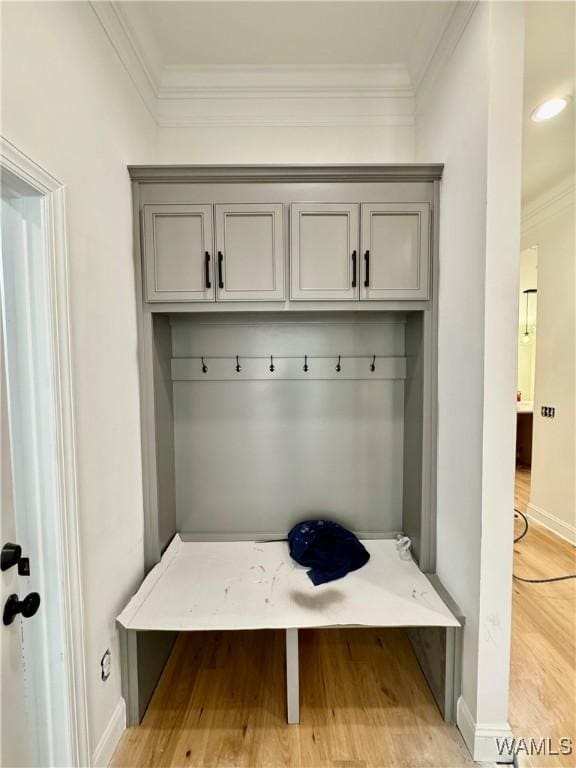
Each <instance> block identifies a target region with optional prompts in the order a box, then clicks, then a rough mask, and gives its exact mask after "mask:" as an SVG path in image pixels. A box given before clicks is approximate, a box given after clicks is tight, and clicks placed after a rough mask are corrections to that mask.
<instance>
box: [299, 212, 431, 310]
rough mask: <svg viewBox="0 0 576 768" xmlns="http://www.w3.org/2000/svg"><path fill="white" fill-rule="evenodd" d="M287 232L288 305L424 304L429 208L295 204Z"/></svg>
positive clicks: (426, 277) (426, 291) (427, 280)
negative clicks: (330, 302) (348, 302)
mask: <svg viewBox="0 0 576 768" xmlns="http://www.w3.org/2000/svg"><path fill="white" fill-rule="evenodd" d="M359 220H360V223H359ZM290 232H291V246H290V271H291V278H290V298H291V299H294V300H296V301H298V300H304V299H310V300H314V301H318V300H323V299H329V300H334V299H341V300H342V299H343V300H355V301H357V300H359V299H361V300H380V301H381V300H390V299H397V300H398V299H402V300H405V299H427V298H428V282H429V271H430V268H429V259H430V252H429V239H430V231H429V206H428V203H364V204H362V205H359V204H357V203H348V204H336V203H293V204H292V206H291V229H290Z"/></svg>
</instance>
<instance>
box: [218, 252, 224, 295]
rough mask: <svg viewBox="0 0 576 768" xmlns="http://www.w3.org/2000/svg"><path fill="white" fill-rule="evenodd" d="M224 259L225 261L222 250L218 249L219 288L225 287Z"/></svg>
mask: <svg viewBox="0 0 576 768" xmlns="http://www.w3.org/2000/svg"><path fill="white" fill-rule="evenodd" d="M223 261H224V256H223V255H222V251H218V288H224V278H223V277H222V262H223Z"/></svg>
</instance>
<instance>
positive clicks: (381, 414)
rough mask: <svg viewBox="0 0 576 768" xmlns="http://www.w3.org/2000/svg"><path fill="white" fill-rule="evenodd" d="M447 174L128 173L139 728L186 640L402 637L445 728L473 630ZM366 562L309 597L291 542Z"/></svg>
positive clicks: (132, 606) (424, 170)
mask: <svg viewBox="0 0 576 768" xmlns="http://www.w3.org/2000/svg"><path fill="white" fill-rule="evenodd" d="M441 173H442V167H441V166H438V165H426V166H423V165H406V166H395V165H390V166H388V165H385V166H328V167H322V166H318V167H297V166H289V167H288V166H286V167H284V166H283V167H271V166H263V167H248V166H246V167H242V166H239V167H224V166H216V167H207V166H206V167H203V166H193V167H157V166H154V167H132V168H130V174H131V177H132V180H133V196H134V239H135V260H136V275H137V285H136V289H137V294H138V312H139V337H140V338H139V355H140V375H141V416H142V419H141V421H142V457H143V477H144V503H145V508H144V531H145V553H146V567H147V571H148V572H147V575H146V578H145V579H144V581H143V583H142V585H141V586H140V588H139V589H138V591H137V592H136V594H135V595H134V597H133V598H132V599H131V600H130V602H129V603H128V605H127V606H126V607H125V609H124V610H123V611H122V613H121V615H120V616H119V617H118V624H119V627H120V632H121V640H122V654H123V690H124V697H125V699H126V702H127V710H128V723H129V724H131V725H134V724H137V723H138V722H139V721H140V719H141V717H142V715H143V713H144V711H145V709H146V706H147V704H148V701H149V700H150V697H151V695H152V692H153V690H154V687H155V685H156V683H157V681H158V679H159V676H160V674H161V672H162V669H163V667H164V664H165V662H166V660H167V658H168V655H169V653H170V650H171V647H172V645H173V642H174V639H175V637H176V633H178V632H186V631H194V632H201V631H206V630H214V629H217V630H237V629H244V630H254V631H256V630H261V629H267V628H275V629H282V630H285V632H286V696H287V700H286V715H287V720H288V722H289V723H297V722H298V721H299V663H298V651H299V648H298V630H299V629H304V628H309V627H324V628H327V629H329V628H331V627H342V626H349V627H359V628H361V627H404V628H406V629H407V631H408V633H409V636H410V639H411V641H412V645H413V648H414V651H415V653H416V656H417V658H418V660H419V662H420V665H421V667H422V670H423V672H424V674H425V676H426V679H427V680H428V683H429V685H430V687H431V689H432V692H433V693H434V696H435V698H436V701H437V702H438V705H439V707H440V708H441V710H442V712H443V714H444V716H445V718H446V719H449V720H451V719H453V718H454V715H455V701H456V699H457V697H458V695H459V679H460V675H459V671H460V656H459V642H460V634H461V625H462V621H463V618H462V616H461V615H460V612H459V610H458V608H457V607H456V606H455V605H454V604H453V602H452V600H451V599H450V596H449V595H448V594H447V593H446V592H445V590H444V589H443V587H442V585H441V584H440V582H439V581H438V579H437V578H436V576H435V551H436V541H435V529H436V525H435V521H436V500H435V471H436V457H435V446H436V377H437V362H436V319H437V301H438V291H437V280H438V212H439V204H440V196H439V185H440V178H441ZM318 519H321V520H334V521H336V522H338V523H341V524H342V525H344V526H345V527H347V528H349V529H351V530H352V531H353V532H354V533H355V534H356V535H357V536H358V537H359V538H360V539H361V540H362V541H363V543H364V545H365V547H366V548H367V550H368V551H369V553H370V560H369V561H368V563H367V564H366V565H365V566H364V567H363V568H360V569H359V570H356V571H354V572H352V573H349V574H348V575H347V576H345V577H344V578H343V579H340V580H337V581H333V582H331V583H329V584H325V585H320V586H314V584H313V583H312V582H311V581H310V579H309V578H308V576H307V573H306V569H305V568H304V567H302V566H300V565H298V564H297V563H296V562H294V561H293V560H292V559H291V557H290V554H289V550H288V544H287V540H286V539H287V534H288V531H289V530H290V529H291V528H292V526H294V525H295V524H296V523H299V522H301V521H305V520H318Z"/></svg>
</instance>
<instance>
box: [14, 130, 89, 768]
mask: <svg viewBox="0 0 576 768" xmlns="http://www.w3.org/2000/svg"><path fill="white" fill-rule="evenodd" d="M2 169H6V170H9V171H10V172H11V173H13V174H14V175H15V176H17V177H18V178H20V179H21V180H22V181H24V182H25V183H26V184H28V185H29V186H30V187H32V188H33V189H35V190H36V191H37V192H38V193H39V194H40V195H41V198H42V209H43V211H42V212H43V226H44V244H45V254H46V269H47V275H48V305H49V311H50V316H51V323H50V328H49V332H48V335H49V344H50V350H49V352H50V357H51V362H52V371H53V375H54V382H53V384H54V386H53V397H52V403H51V406H52V409H53V413H54V414H56V418H55V432H56V434H55V438H56V462H57V466H56V482H57V493H58V497H59V505H58V512H59V519H58V520H57V521H56V522H57V524H58V529H59V530H58V536H57V539H58V548H59V552H58V561H59V562H58V566H59V570H60V573H59V577H60V583H61V585H62V589H61V599H62V605H63V607H64V616H65V621H64V626H63V627H62V636H63V637H62V639H63V649H62V651H63V654H64V667H65V669H66V675H67V683H68V696H67V701H68V705H69V710H70V711H69V712H68V713H67V715H68V723H69V732H70V740H71V742H72V743H71V744H70V754H71V755H72V758H73V764H74V765H85V766H88V765H90V764H91V760H90V749H89V736H88V703H87V695H86V669H85V643H84V624H83V605H82V603H83V601H82V586H81V585H82V574H81V568H80V538H79V526H78V487H77V469H76V443H75V423H74V397H73V381H72V365H71V345H70V300H69V288H68V253H67V247H66V243H67V237H66V207H65V187H64V185H63V184H62V183H61V182H60V181H58V179H56V178H55V177H54V176H52V175H51V174H50V173H49V172H48V171H46V170H45V169H44V168H42V167H41V166H40V165H38V164H37V163H36V162H34V160H32V159H31V158H30V157H28V156H27V155H25V154H24V153H23V152H21V151H20V150H19V149H18V148H17V147H15V146H14V145H13V144H12V143H11V142H10V141H8V140H7V139H5V138H4V137H3V136H0V170H2Z"/></svg>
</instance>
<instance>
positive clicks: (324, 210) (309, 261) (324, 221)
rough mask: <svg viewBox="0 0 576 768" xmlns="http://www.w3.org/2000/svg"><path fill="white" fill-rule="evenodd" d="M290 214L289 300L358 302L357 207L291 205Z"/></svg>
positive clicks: (315, 204) (310, 204)
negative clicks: (342, 300) (356, 300)
mask: <svg viewBox="0 0 576 768" xmlns="http://www.w3.org/2000/svg"><path fill="white" fill-rule="evenodd" d="M290 213H291V215H290V222H291V223H290V235H291V237H290V271H291V278H290V298H292V299H295V300H307V299H308V300H314V301H316V300H322V299H325V300H334V299H344V300H354V299H358V295H359V294H358V283H359V271H358V270H359V254H358V248H359V235H358V229H359V226H358V225H359V206H358V204H355V203H346V204H340V203H292V205H291V208H290Z"/></svg>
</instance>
